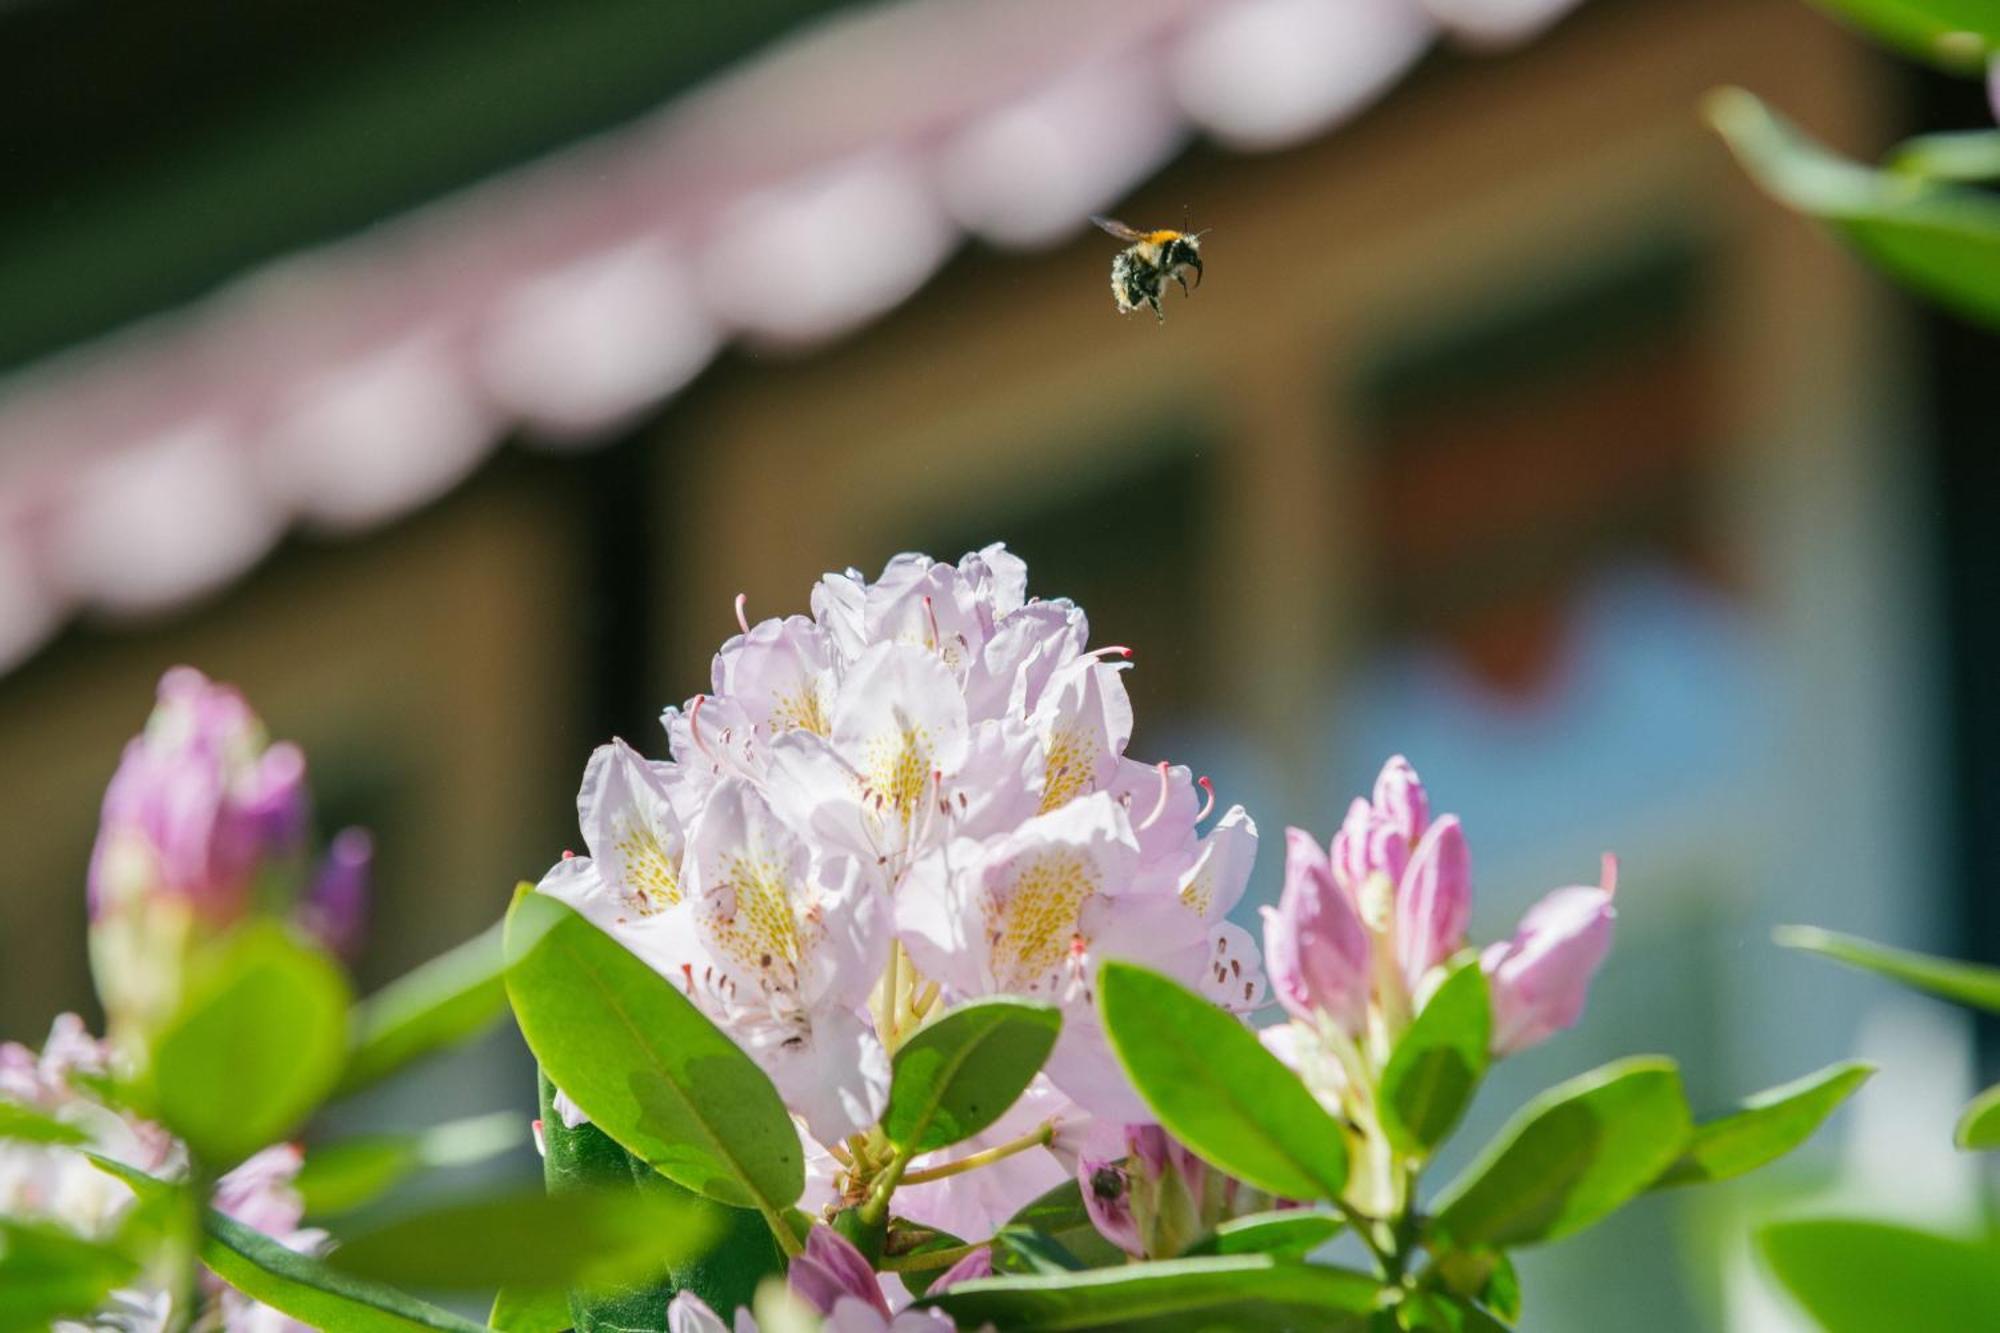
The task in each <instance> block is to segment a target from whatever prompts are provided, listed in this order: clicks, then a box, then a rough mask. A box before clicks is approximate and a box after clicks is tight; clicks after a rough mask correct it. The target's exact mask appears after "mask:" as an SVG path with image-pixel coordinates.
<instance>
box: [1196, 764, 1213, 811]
mask: <svg viewBox="0 0 2000 1333" xmlns="http://www.w3.org/2000/svg"><path fill="white" fill-rule="evenodd" d="M1195 784H1196V785H1197V786H1199V787H1200V788H1201V789H1202V790H1203V791H1204V792H1207V793H1208V799H1207V800H1206V801H1204V802H1202V806H1201V810H1200V811H1199V812H1198V813H1197V814H1196V815H1195V817H1194V822H1195V823H1197V824H1199V823H1200V822H1201V821H1202V820H1204V819H1207V818H1208V816H1209V812H1210V811H1212V810H1214V809H1215V784H1214V783H1212V782H1210V781H1209V780H1208V775H1207V774H1206V773H1204V774H1202V775H1201V776H1200V777H1198V778H1196V779H1195Z"/></svg>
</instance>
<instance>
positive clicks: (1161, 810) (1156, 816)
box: [1134, 759, 1173, 833]
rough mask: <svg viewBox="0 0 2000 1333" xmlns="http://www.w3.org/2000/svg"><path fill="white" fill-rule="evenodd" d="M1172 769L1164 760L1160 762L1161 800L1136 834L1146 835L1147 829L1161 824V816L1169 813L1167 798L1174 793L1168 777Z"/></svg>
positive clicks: (1156, 803)
mask: <svg viewBox="0 0 2000 1333" xmlns="http://www.w3.org/2000/svg"><path fill="white" fill-rule="evenodd" d="M1171 768H1172V765H1170V764H1168V763H1167V761H1166V760H1164V759H1162V760H1161V761H1160V763H1159V769H1160V799H1159V800H1157V801H1155V802H1154V803H1153V813H1152V814H1150V815H1147V816H1146V818H1145V820H1144V822H1142V823H1141V824H1140V825H1139V827H1138V828H1137V829H1136V830H1134V831H1135V832H1138V833H1144V832H1145V831H1146V830H1147V829H1149V828H1151V827H1153V825H1155V824H1157V823H1159V822H1160V816H1161V815H1163V814H1165V813H1166V812H1167V797H1168V796H1169V795H1170V794H1171V793H1172V790H1173V786H1172V782H1171V781H1170V780H1169V778H1168V776H1167V775H1168V772H1169V770H1170V769H1171Z"/></svg>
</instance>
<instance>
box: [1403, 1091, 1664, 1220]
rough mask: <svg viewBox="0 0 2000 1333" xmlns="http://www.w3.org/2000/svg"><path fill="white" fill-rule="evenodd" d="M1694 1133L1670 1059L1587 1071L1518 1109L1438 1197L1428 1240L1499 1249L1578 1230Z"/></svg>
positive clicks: (1655, 1174) (1642, 1184)
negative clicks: (1432, 1238)
mask: <svg viewBox="0 0 2000 1333" xmlns="http://www.w3.org/2000/svg"><path fill="white" fill-rule="evenodd" d="M1692 1130H1693V1126H1692V1125H1691V1124H1690V1123H1689V1120H1688V1110H1687V1101H1686V1098H1685V1097H1684V1096H1683V1094H1682V1092H1681V1076H1680V1071H1679V1070H1678V1069H1677V1068H1675V1066H1674V1063H1673V1061H1671V1060H1667V1059H1665V1058H1662V1057H1658V1056H1642V1057H1639V1058H1636V1059H1630V1060H1620V1061H1616V1062H1615V1063H1612V1064H1608V1065H1605V1066H1603V1067H1602V1068H1600V1069H1595V1070H1592V1071H1591V1072H1590V1073H1588V1074H1583V1075H1580V1076H1579V1077H1577V1078H1573V1079H1570V1080H1569V1081H1568V1082H1566V1083H1560V1084H1557V1085H1556V1086H1555V1087H1553V1088H1550V1089H1549V1090H1548V1091H1546V1092H1544V1093H1542V1094H1541V1095H1540V1096H1539V1097H1536V1098H1535V1099H1534V1100H1533V1101H1531V1102H1529V1103H1528V1104H1527V1105H1526V1106H1525V1107H1523V1108H1522V1109H1521V1111H1520V1112H1519V1114H1517V1115H1516V1116H1515V1117H1514V1119H1513V1120H1512V1121H1511V1122H1509V1124H1508V1125H1507V1127H1506V1128H1505V1129H1503V1130H1502V1131H1501V1132H1500V1135H1499V1137H1498V1138H1496V1139H1495V1140H1494V1141H1493V1142H1492V1143H1491V1144H1490V1145H1488V1147H1487V1148H1486V1150H1485V1152H1483V1153H1482V1154H1481V1155H1480V1157H1479V1160H1478V1161H1476V1162H1474V1163H1473V1164H1472V1165H1471V1166H1470V1167H1468V1168H1467V1169H1466V1170H1465V1172H1464V1174H1462V1175H1461V1176H1460V1177H1459V1178H1458V1179H1457V1180H1456V1181H1454V1182H1453V1183H1452V1184H1451V1186H1450V1187H1449V1188H1447V1189H1446V1190H1445V1192H1444V1193H1443V1194H1442V1195H1441V1196H1440V1197H1439V1198H1438V1200H1437V1203H1436V1205H1435V1208H1436V1217H1435V1219H1434V1221H1433V1223H1432V1227H1433V1232H1434V1234H1435V1235H1436V1236H1438V1237H1440V1238H1442V1239H1444V1240H1446V1241H1448V1242H1449V1243H1451V1244H1454V1245H1457V1246H1461V1247H1479V1246H1491V1247H1495V1248H1506V1247H1512V1246H1516V1245H1532V1244H1535V1243H1537V1242H1539V1241H1546V1240H1555V1239H1556V1238H1558V1237H1560V1236H1566V1235H1569V1234H1570V1233H1571V1232H1574V1231H1580V1230H1582V1229H1583V1228H1584V1227H1587V1226H1589V1225H1590V1224H1591V1223H1593V1222H1596V1221H1598V1220H1600V1219H1602V1218H1603V1217H1604V1216H1605V1215H1606V1214H1608V1213H1610V1212H1612V1211H1613V1210H1614V1209H1616V1208H1618V1207H1619V1206H1620V1205H1621V1204H1623V1203H1624V1202H1625V1201H1626V1200H1628V1199H1630V1198H1631V1197H1632V1196H1633V1195H1635V1194H1637V1193H1639V1191H1641V1190H1643V1189H1645V1188H1646V1186H1648V1185H1650V1184H1652V1183H1653V1181H1655V1180H1657V1179H1659V1176H1660V1173H1661V1172H1662V1171H1664V1170H1666V1169H1667V1167H1668V1166H1670V1165H1671V1164H1672V1163H1673V1162H1674V1161H1675V1160H1676V1159H1677V1158H1678V1157H1679V1156H1680V1154H1681V1151H1682V1149H1683V1148H1685V1147H1686V1146H1687V1142H1688V1137H1689V1135H1690V1133H1691V1132H1692Z"/></svg>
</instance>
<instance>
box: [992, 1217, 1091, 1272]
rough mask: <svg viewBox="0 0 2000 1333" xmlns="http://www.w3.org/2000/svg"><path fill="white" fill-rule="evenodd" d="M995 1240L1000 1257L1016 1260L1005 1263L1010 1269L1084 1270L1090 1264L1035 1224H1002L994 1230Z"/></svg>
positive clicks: (1043, 1270)
mask: <svg viewBox="0 0 2000 1333" xmlns="http://www.w3.org/2000/svg"><path fill="white" fill-rule="evenodd" d="M993 1243H994V1246H995V1248H996V1255H995V1257H996V1258H997V1259H999V1260H1001V1261H1003V1262H1004V1261H1005V1260H1008V1259H1011V1260H1013V1261H1014V1262H1011V1263H1006V1265H1005V1266H1006V1267H1007V1268H1008V1269H1009V1270H1010V1271H1016V1272H1026V1273H1081V1272H1083V1271H1084V1269H1086V1268H1087V1267H1089V1265H1087V1264H1085V1263H1084V1262H1083V1260H1081V1259H1079V1258H1077V1257H1076V1256H1075V1255H1073V1254H1071V1253H1070V1252H1069V1250H1068V1248H1067V1247H1065V1246H1064V1245H1063V1244H1062V1242H1061V1241H1057V1240H1053V1239H1051V1238H1050V1237H1048V1236H1046V1235H1044V1234H1042V1233H1041V1232H1039V1231H1036V1230H1034V1229H1033V1228H1032V1227H1015V1226H1006V1227H1001V1228H1000V1229H999V1230H998V1231H996V1232H994V1233H993Z"/></svg>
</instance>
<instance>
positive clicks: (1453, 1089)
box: [1380, 958, 1493, 1157]
mask: <svg viewBox="0 0 2000 1333" xmlns="http://www.w3.org/2000/svg"><path fill="white" fill-rule="evenodd" d="M1492 1033H1493V1012H1492V1007H1491V1005H1490V1003H1489V1001H1488V999H1487V994H1486V974H1485V973H1484V972H1483V971H1482V970H1481V969H1480V966H1479V960H1478V959H1477V958H1467V959H1465V960H1463V961H1461V962H1460V963H1459V964H1458V965H1457V966H1456V967H1454V968H1453V969H1452V970H1451V972H1450V973H1448V974H1447V975H1446V977H1445V979H1444V980H1443V981H1442V982H1440V983H1439V985H1438V988H1437V990H1436V991H1435V992H1434V993H1433V994H1432V995H1431V997H1430V999H1429V1000H1427V1001H1426V1002H1425V1003H1424V1007H1423V1010H1422V1011H1421V1012H1420V1013H1418V1014H1417V1017H1416V1019H1415V1021H1414V1022H1412V1023H1411V1024H1410V1026H1409V1028H1408V1029H1407V1030H1406V1031H1405V1032H1404V1033H1403V1035H1402V1037H1401V1038H1399V1039H1398V1040H1397V1042H1396V1049H1395V1051H1394V1052H1392V1053H1391V1054H1390V1056H1389V1063H1388V1066H1387V1067H1386V1068H1385V1069H1384V1070H1383V1071H1382V1098H1381V1102H1380V1106H1381V1112H1382V1129H1383V1131H1384V1132H1385V1133H1386V1134H1388V1136H1389V1141H1390V1142H1391V1143H1393V1144H1394V1145H1395V1146H1396V1148H1397V1149H1398V1151H1400V1152H1402V1153H1404V1154H1405V1155H1407V1156H1411V1157H1422V1156H1427V1155H1428V1154H1429V1153H1430V1152H1431V1151H1432V1150H1434V1149H1435V1148H1436V1147H1437V1146H1438V1144H1440V1143H1442V1142H1444V1140H1445V1136H1447V1135H1448V1134H1450V1133H1451V1131H1452V1130H1453V1129H1454V1128H1455V1127H1456V1126H1457V1125H1458V1122H1459V1118H1460V1117H1461V1116H1463V1115H1464V1114H1465V1108H1466V1107H1467V1106H1469V1105H1471V1103H1472V1094H1473V1093H1474V1092H1476V1091H1478V1089H1479V1080H1480V1079H1481V1078H1483V1077H1485V1074H1486V1051H1487V1045H1488V1043H1489V1041H1490V1040H1491V1038H1492Z"/></svg>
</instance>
